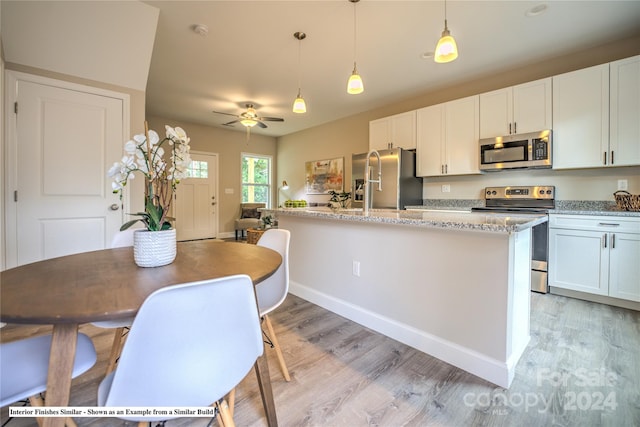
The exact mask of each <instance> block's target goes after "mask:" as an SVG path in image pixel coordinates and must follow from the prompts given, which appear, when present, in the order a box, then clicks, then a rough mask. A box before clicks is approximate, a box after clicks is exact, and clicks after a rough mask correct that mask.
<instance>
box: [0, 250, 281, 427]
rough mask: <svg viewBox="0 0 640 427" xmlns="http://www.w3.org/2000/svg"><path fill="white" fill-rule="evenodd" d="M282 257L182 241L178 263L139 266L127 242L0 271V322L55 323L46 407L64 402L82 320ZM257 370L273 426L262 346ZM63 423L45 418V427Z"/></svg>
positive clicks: (262, 275)
mask: <svg viewBox="0 0 640 427" xmlns="http://www.w3.org/2000/svg"><path fill="white" fill-rule="evenodd" d="M281 263H282V257H281V256H280V254H279V253H278V252H276V251H274V250H271V249H268V248H265V247H261V246H256V245H248V244H245V243H232V242H220V241H215V240H201V241H192V242H180V243H178V244H177V256H176V259H175V261H174V262H173V263H171V264H169V265H166V266H162V267H155V268H141V267H138V266H137V265H136V264H135V263H134V261H133V248H132V247H126V248H117V249H105V250H99V251H93V252H85V253H79V254H74V255H68V256H64V257H60V258H52V259H48V260H44V261H39V262H35V263H32V264H26V265H22V266H19V267H15V268H11V269H8V270H5V271H2V272H0V284H1V285H2V286H0V297H1V298H0V320H2V321H3V322H7V323H22V324H51V325H53V339H52V344H51V355H50V358H49V372H48V377H47V394H46V405H47V406H67V405H68V403H69V394H70V387H71V371H72V368H73V359H74V355H75V351H76V342H77V336H78V326H79V325H80V324H82V323H89V322H96V321H102V320H117V319H125V318H128V317H132V316H135V314H136V313H137V311H138V309H139V308H140V306H141V304H142V303H143V301H144V300H145V299H146V298H147V297H148V296H149V295H150V294H151V293H153V292H154V291H155V290H157V289H160V288H163V287H165V286H171V285H176V284H181V283H188V282H194V281H199V280H206V279H214V278H219V277H225V276H230V275H234V274H246V275H248V276H249V277H251V279H252V281H253V283H254V285H255V284H258V283H259V282H261V281H262V280H264V279H266V278H267V277H269V276H271V275H272V274H273V273H274V272H275V271H276V270H277V269H278V267H279V266H280V264H281ZM255 370H256V374H257V377H258V385H259V388H260V393H261V395H262V403H263V405H264V409H265V414H266V418H267V423H268V425H269V426H276V425H277V418H276V412H275V404H274V401H273V394H272V390H271V382H270V379H269V367H268V364H267V359H266V352H263V355H262V356H261V357H259V358H258V360H257V362H256V365H255ZM64 421H65V420H64V418H63V417H59V418H45V419H44V425H45V426H63V425H64Z"/></svg>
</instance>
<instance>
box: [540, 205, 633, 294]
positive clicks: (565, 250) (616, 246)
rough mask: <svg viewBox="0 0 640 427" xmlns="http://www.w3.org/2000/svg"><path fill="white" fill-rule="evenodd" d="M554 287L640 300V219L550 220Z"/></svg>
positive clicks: (565, 217)
mask: <svg viewBox="0 0 640 427" xmlns="http://www.w3.org/2000/svg"><path fill="white" fill-rule="evenodd" d="M549 286H551V287H557V288H563V289H569V290H573V291H579V292H585V293H590V294H596V295H604V296H609V297H613V298H619V299H624V300H630V301H640V218H634V217H617V216H588V215H557V214H551V215H549Z"/></svg>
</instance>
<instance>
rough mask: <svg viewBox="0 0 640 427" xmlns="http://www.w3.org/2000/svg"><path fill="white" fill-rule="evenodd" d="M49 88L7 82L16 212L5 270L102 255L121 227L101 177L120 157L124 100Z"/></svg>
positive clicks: (118, 209)
mask: <svg viewBox="0 0 640 427" xmlns="http://www.w3.org/2000/svg"><path fill="white" fill-rule="evenodd" d="M36 80H37V79H36ZM52 82H55V81H47V84H43V83H41V82H38V81H29V80H28V79H26V80H22V79H20V78H16V79H15V82H13V83H14V84H15V86H14V87H15V91H16V93H15V97H16V98H15V99H16V101H17V105H18V107H17V111H18V112H17V114H14V118H15V128H14V129H15V134H14V135H12V137H10V142H9V145H10V146H11V147H12V150H10V151H12V153H13V155H12V157H13V158H14V159H15V167H16V169H15V171H13V176H14V177H15V182H13V184H14V187H13V188H15V189H13V188H8V189H9V192H10V193H11V194H12V195H13V196H14V197H13V200H12V201H11V202H13V203H12V206H9V203H8V205H7V209H8V210H9V209H15V224H12V223H11V221H9V222H8V224H7V229H8V231H9V230H10V227H12V226H15V234H13V233H11V234H12V235H13V236H14V241H13V242H9V240H10V239H8V245H7V246H8V252H9V251H11V252H12V254H8V257H7V267H11V266H13V265H22V264H26V263H30V262H35V261H39V260H42V259H48V258H53V257H57V256H63V255H68V254H72V253H78V252H85V251H91V250H97V249H104V248H105V247H106V245H107V242H108V241H109V240H110V238H111V236H112V235H113V234H115V232H116V231H117V230H118V228H119V227H120V225H121V224H122V209H121V203H120V201H119V199H118V196H117V195H115V194H113V193H112V191H111V181H110V179H109V178H108V177H107V170H108V167H109V166H110V165H111V164H112V163H113V162H114V161H116V160H118V159H119V158H120V157H122V147H123V143H124V139H123V134H124V132H123V128H124V120H125V119H124V117H125V115H124V110H125V106H124V103H125V100H124V99H123V98H122V97H121V98H116V97H110V96H105V95H102V94H96V93H87V92H82V91H80V90H78V89H77V88H73V89H71V88H68V87H57V86H55V85H52ZM60 83H61V84H62V82H60ZM12 89H13V88H12ZM125 97H126V95H125ZM127 110H128V109H127ZM127 113H128V111H127ZM127 122H128V120H127ZM126 130H127V131H128V128H127V129H126ZM13 166H14V165H11V167H10V168H12V167H13ZM9 181H14V180H9ZM9 185H11V182H10V183H9ZM12 216H13V215H9V216H8V217H9V218H11V217H12ZM7 234H10V233H7ZM9 255H10V256H9Z"/></svg>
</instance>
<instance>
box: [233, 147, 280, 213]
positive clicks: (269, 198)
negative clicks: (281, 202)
mask: <svg viewBox="0 0 640 427" xmlns="http://www.w3.org/2000/svg"><path fill="white" fill-rule="evenodd" d="M245 158H255V159H264V160H266V161H267V164H268V166H267V168H268V172H267V183H266V184H260V183H249V182H244V179H243V167H244V160H245ZM272 182H273V156H272V155H269V154H257V153H247V152H242V153H240V202H241V203H254V202H253V201H245V200H244V188H245V186H246V187H249V186H251V187H253V188H266V194H267V201H266V202H265V206H266V207H267V208H271V204H272V199H273V197H272V192H273V184H272ZM255 203H261V202H255Z"/></svg>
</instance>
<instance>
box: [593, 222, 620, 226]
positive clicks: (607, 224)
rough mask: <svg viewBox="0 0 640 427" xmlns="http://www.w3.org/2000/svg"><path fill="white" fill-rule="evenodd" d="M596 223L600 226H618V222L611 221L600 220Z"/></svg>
mask: <svg viewBox="0 0 640 427" xmlns="http://www.w3.org/2000/svg"><path fill="white" fill-rule="evenodd" d="M598 225H599V226H601V227H620V224H615V223H613V222H600V223H598Z"/></svg>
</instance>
